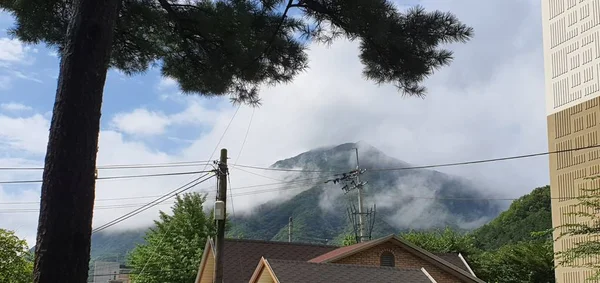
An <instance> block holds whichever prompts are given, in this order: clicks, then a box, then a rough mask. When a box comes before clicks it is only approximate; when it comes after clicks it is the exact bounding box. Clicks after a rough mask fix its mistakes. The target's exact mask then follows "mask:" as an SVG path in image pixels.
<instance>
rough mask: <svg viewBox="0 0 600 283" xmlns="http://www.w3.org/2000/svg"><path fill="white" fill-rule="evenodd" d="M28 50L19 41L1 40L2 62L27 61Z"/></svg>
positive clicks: (0, 52)
mask: <svg viewBox="0 0 600 283" xmlns="http://www.w3.org/2000/svg"><path fill="white" fill-rule="evenodd" d="M26 51H27V50H26V48H25V46H24V45H23V43H22V42H20V41H19V40H17V39H10V38H6V37H4V38H0V62H2V61H4V62H9V63H16V62H19V61H23V60H25V55H26V54H25V53H26Z"/></svg>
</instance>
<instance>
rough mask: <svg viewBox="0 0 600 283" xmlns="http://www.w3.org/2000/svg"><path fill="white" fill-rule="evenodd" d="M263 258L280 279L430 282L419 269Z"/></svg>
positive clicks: (290, 282)
mask: <svg viewBox="0 0 600 283" xmlns="http://www.w3.org/2000/svg"><path fill="white" fill-rule="evenodd" d="M266 260H267V262H268V263H269V266H270V267H271V269H272V270H273V273H274V274H275V276H276V277H277V279H279V282H281V283H308V282H310V283H353V282H356V283H363V282H377V283H392V282H393V283H398V282H411V283H431V280H429V278H428V277H427V276H426V275H425V273H423V271H421V270H420V269H403V268H394V267H374V266H363V265H353V264H333V263H311V262H303V261H289V260H278V259H266Z"/></svg>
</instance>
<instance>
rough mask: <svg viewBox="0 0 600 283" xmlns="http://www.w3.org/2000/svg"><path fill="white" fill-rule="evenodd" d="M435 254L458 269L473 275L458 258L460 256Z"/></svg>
mask: <svg viewBox="0 0 600 283" xmlns="http://www.w3.org/2000/svg"><path fill="white" fill-rule="evenodd" d="M433 254H434V255H436V256H438V257H439V258H441V259H443V260H445V261H447V262H449V263H452V264H453V265H455V266H456V267H458V268H460V269H462V270H464V271H466V272H469V273H471V271H470V270H469V268H468V267H467V266H466V265H465V263H464V262H463V261H462V260H461V259H460V257H458V254H455V253H433Z"/></svg>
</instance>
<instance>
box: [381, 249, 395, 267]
mask: <svg viewBox="0 0 600 283" xmlns="http://www.w3.org/2000/svg"><path fill="white" fill-rule="evenodd" d="M379 265H381V266H389V267H394V266H396V258H395V257H394V254H393V253H391V252H387V251H386V252H383V253H382V254H381V256H380V257H379Z"/></svg>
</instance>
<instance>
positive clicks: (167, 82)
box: [157, 77, 177, 90]
mask: <svg viewBox="0 0 600 283" xmlns="http://www.w3.org/2000/svg"><path fill="white" fill-rule="evenodd" d="M176 86H177V81H175V79H173V78H170V77H161V78H160V80H159V81H158V86H157V88H158V90H166V89H171V88H174V87H176Z"/></svg>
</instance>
